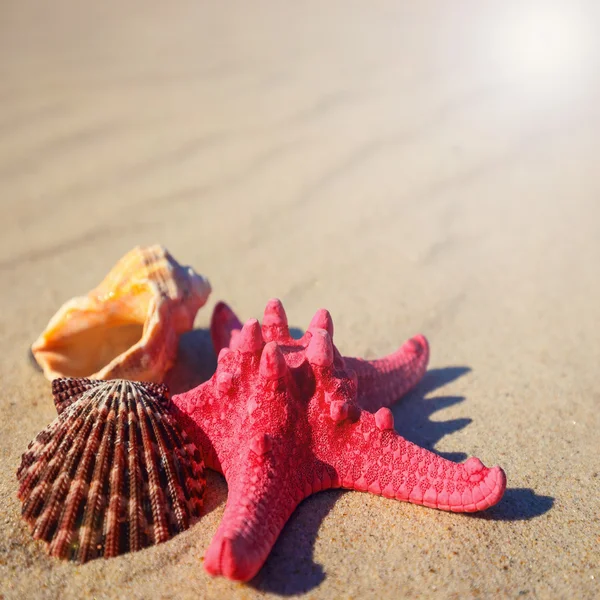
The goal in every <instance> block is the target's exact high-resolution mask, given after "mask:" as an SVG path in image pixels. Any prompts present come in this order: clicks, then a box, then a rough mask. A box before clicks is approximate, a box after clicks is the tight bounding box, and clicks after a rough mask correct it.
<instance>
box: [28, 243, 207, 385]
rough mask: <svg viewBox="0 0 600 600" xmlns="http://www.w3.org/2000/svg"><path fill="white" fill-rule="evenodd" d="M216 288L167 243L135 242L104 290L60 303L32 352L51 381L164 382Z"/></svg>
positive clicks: (100, 289) (116, 266) (102, 284)
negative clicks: (182, 262) (174, 254)
mask: <svg viewBox="0 0 600 600" xmlns="http://www.w3.org/2000/svg"><path fill="white" fill-rule="evenodd" d="M210 291H211V289H210V284H209V283H208V281H207V280H206V279H205V278H204V277H202V276H200V275H198V274H197V273H195V272H194V271H193V269H192V268H191V267H183V266H182V265H180V264H179V263H178V262H177V261H176V260H175V259H174V258H173V257H172V256H171V255H170V254H169V252H167V250H165V249H164V248H163V247H161V246H150V247H146V248H142V247H137V248H134V249H133V250H132V251H131V252H129V253H128V254H126V255H125V256H124V257H123V258H122V259H121V260H120V261H119V262H118V263H117V264H116V265H115V266H114V267H113V269H112V270H111V271H110V273H109V274H108V275H107V276H106V278H105V279H104V281H102V283H101V284H100V285H99V286H98V287H97V288H95V289H94V290H92V291H91V292H90V293H89V294H88V295H87V296H81V297H77V298H73V299H72V300H70V301H68V302H67V303H66V304H64V305H63V306H62V307H61V308H60V309H59V311H58V312H57V313H56V314H55V315H54V317H52V319H51V320H50V323H49V324H48V326H47V327H46V329H45V330H44V332H43V333H42V334H41V335H40V337H39V338H38V339H37V340H36V341H35V343H34V344H33V346H32V348H31V350H32V353H33V356H34V357H35V360H36V361H37V362H38V364H39V365H40V366H41V367H42V369H43V371H44V375H45V376H46V377H47V378H48V379H54V378H55V377H91V378H95V379H116V378H124V379H131V380H138V381H154V382H161V381H162V380H163V379H164V376H165V374H166V373H167V371H168V370H169V369H170V368H171V366H172V365H173V362H174V361H175V358H176V357H177V346H178V342H179V336H180V335H181V334H182V333H184V332H186V331H189V330H190V329H191V328H192V327H193V324H194V318H195V316H196V313H197V312H198V309H199V308H200V307H201V306H203V305H204V304H205V303H206V300H207V299H208V296H209V294H210Z"/></svg>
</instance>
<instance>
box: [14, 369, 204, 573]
mask: <svg viewBox="0 0 600 600" xmlns="http://www.w3.org/2000/svg"><path fill="white" fill-rule="evenodd" d="M53 393H54V399H55V403H56V407H57V410H58V412H59V416H58V418H57V419H56V420H54V421H53V422H52V423H51V424H50V425H48V427H46V429H44V430H43V431H41V432H40V433H39V434H38V436H37V437H36V438H35V440H33V441H32V442H31V443H30V444H29V448H28V450H27V452H25V454H23V457H22V459H21V466H20V467H19V470H18V471H17V478H18V480H19V482H20V487H19V492H18V497H19V499H20V500H21V501H22V502H23V506H22V516H23V518H24V519H25V520H26V521H27V522H28V523H29V524H30V526H31V528H32V533H33V537H34V538H36V539H41V540H44V541H46V542H48V543H49V553H50V554H51V555H52V556H56V557H60V558H68V559H71V560H76V561H78V562H85V561H88V560H91V559H94V558H98V557H101V556H104V557H105V558H108V557H112V556H117V555H119V554H123V553H124V552H133V551H136V550H140V549H142V548H144V547H146V546H151V545H154V544H159V543H161V542H164V541H166V540H168V539H170V538H171V537H173V536H174V535H175V534H177V533H179V532H180V531H183V530H185V529H187V528H188V527H189V525H190V521H191V519H193V518H195V517H198V516H199V514H200V509H201V507H202V494H203V492H204V487H205V484H206V480H205V476H204V463H203V461H202V457H201V455H200V452H199V450H198V449H197V448H196V447H195V446H194V445H193V444H192V442H190V441H189V439H188V437H187V435H186V434H185V432H184V431H182V430H181V429H180V427H179V426H178V424H177V422H176V420H175V419H174V418H173V417H172V416H171V415H170V414H169V406H170V399H169V397H168V390H167V387H166V386H165V385H161V384H154V383H139V382H131V381H125V380H119V379H115V380H111V381H98V380H91V379H58V380H55V381H54V382H53Z"/></svg>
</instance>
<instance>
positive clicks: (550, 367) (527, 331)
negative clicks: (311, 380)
mask: <svg viewBox="0 0 600 600" xmlns="http://www.w3.org/2000/svg"><path fill="white" fill-rule="evenodd" d="M595 5H596V4H595V3H593V2H590V3H589V4H588V5H587V7H586V9H585V11H583V12H577V10H578V9H576V8H575V6H574V5H571V3H567V2H563V3H560V4H551V3H536V4H534V3H527V2H513V3H501V5H500V4H499V5H498V6H497V7H496V8H492V5H491V4H489V3H481V2H476V1H474V0H472V1H467V2H465V3H462V4H460V5H457V4H456V3H450V2H442V1H441V0H440V1H437V2H433V1H426V2H419V3H409V2H405V3H397V2H391V1H390V2H369V3H366V2H365V3H359V2H341V1H336V2H323V3H321V2H312V1H310V2H302V3H277V2H253V3H243V2H238V3H227V6H226V3H220V2H192V1H188V0H178V1H176V2H164V3H161V2H157V1H155V2H148V1H146V0H145V1H142V0H133V1H131V2H116V1H114V0H111V1H109V2H103V3H92V2H77V1H75V0H57V1H56V2H51V3H48V2H41V1H40V0H35V1H34V0H4V2H2V4H1V6H0V192H1V197H0V202H1V203H2V209H3V210H2V215H3V216H2V219H1V220H0V270H1V281H2V289H1V291H0V294H1V311H0V351H1V355H2V360H1V361H0V377H1V381H2V394H1V395H0V411H1V415H2V417H1V419H0V596H2V597H4V598H11V599H13V598H15V599H16V598H19V599H22V598H40V599H41V598H61V599H65V600H67V599H71V598H73V599H75V598H77V599H79V598H133V599H137V598H258V597H261V598H263V597H280V596H291V595H295V594H298V595H305V597H308V598H378V599H382V598H400V597H407V598H416V597H420V598H429V597H430V598H491V597H509V598H517V597H519V598H597V597H598V596H599V595H600V587H599V586H600V566H599V562H600V560H599V556H600V550H599V548H600V522H599V515H600V462H599V460H598V455H599V449H600V441H599V434H598V432H599V431H600V409H599V407H600V384H599V382H598V365H599V364H600V334H599V333H600V200H599V197H600V172H599V167H598V156H599V155H600V93H599V85H598V84H599V77H598V73H599V72H600V71H599V68H598V60H597V59H598V55H599V52H598V45H597V40H595V39H594V35H593V32H592V31H591V29H590V27H591V23H592V20H593V17H594V16H598V15H597V12H598V11H597V9H596V8H594V7H595ZM578 6H580V5H578ZM553 10H554V13H553V12H552V11H553ZM594 11H596V15H594V14H593V12H594ZM548 15H550V16H548ZM544 28H545V29H544ZM540 32H541V33H540ZM557 32H558V33H557ZM536 44H537V45H536ZM151 243H161V244H163V245H165V246H166V247H167V248H168V249H169V250H170V251H171V252H172V253H173V255H174V256H175V257H176V258H177V259H178V260H179V261H180V262H182V263H184V264H190V265H193V266H194V268H195V269H196V270H197V271H198V272H200V273H202V274H204V275H206V276H208V277H209V279H210V281H211V283H212V286H213V294H212V296H211V298H210V300H209V303H208V304H207V306H205V307H204V308H203V309H202V310H201V311H200V312H199V314H198V317H197V321H196V326H197V327H198V330H197V331H196V332H194V333H190V334H188V335H186V336H185V338H184V339H183V340H182V342H181V348H180V360H179V364H178V367H177V370H176V372H175V373H173V374H172V375H171V381H172V382H173V383H174V385H175V388H185V387H186V386H191V385H195V384H197V383H199V382H200V381H202V380H203V379H204V378H206V377H208V376H210V374H211V369H213V368H214V364H215V357H214V355H213V352H212V348H211V345H210V341H209V338H208V337H207V333H206V327H207V325H208V323H209V320H210V315H211V311H212V308H213V306H214V304H215V303H216V302H217V301H218V300H226V301H227V302H228V303H230V304H231V306H232V307H233V308H234V309H235V310H236V311H237V312H238V313H239V315H240V316H241V317H242V318H244V319H246V318H250V317H260V316H261V314H262V310H263V308H264V305H265V303H266V301H267V300H268V299H269V298H271V297H279V298H281V299H282V300H283V302H284V304H285V307H286V309H287V312H288V317H289V320H290V324H291V325H293V326H294V327H297V328H299V329H303V328H305V327H307V325H308V323H309V321H310V318H311V316H312V315H313V314H314V312H315V311H316V309H317V308H320V307H326V308H328V309H329V310H330V311H331V313H332V315H333V318H334V322H335V327H336V342H337V345H338V347H339V348H340V350H341V351H342V353H344V354H346V355H355V356H364V357H375V356H378V355H383V354H386V353H388V352H391V351H392V350H394V349H395V348H396V347H397V346H399V345H400V343H401V342H403V341H404V340H405V339H406V338H408V337H409V336H411V335H413V334H415V333H418V332H421V333H423V334H425V335H426V336H427V337H428V339H429V341H430V344H431V363H430V372H429V374H428V375H427V376H426V377H425V379H424V381H423V382H422V384H420V385H419V387H418V388H417V389H416V390H415V391H414V392H412V393H411V394H409V395H408V396H407V397H406V398H404V399H403V400H402V401H401V402H400V403H399V404H398V406H397V407H396V408H395V409H394V415H395V418H396V429H397V430H398V432H399V433H401V434H402V435H404V436H405V437H406V438H408V439H409V440H411V441H414V442H417V443H419V444H420V445H423V446H426V447H428V448H430V449H433V450H435V451H436V452H438V453H440V454H442V455H443V456H446V457H449V458H451V459H453V460H459V461H462V460H464V459H466V458H467V457H468V456H478V457H479V458H481V459H482V460H483V462H484V463H485V464H486V465H488V466H492V465H495V464H499V465H501V466H502V467H503V468H504V469H505V471H506V473H507V477H508V489H507V491H506V495H505V497H504V499H503V500H502V501H501V503H500V504H498V505H497V506H496V507H494V508H492V509H490V510H488V511H487V512H484V513H480V514H476V515H457V514H450V513H444V512H440V511H436V510H431V509H426V508H423V507H420V506H414V505H410V504H407V503H401V502H395V501H392V500H387V499H384V498H381V497H377V496H373V495H370V494H362V493H356V492H343V491H329V492H324V493H320V494H317V495H315V496H313V497H311V498H310V499H308V500H306V501H305V502H303V503H302V504H301V506H300V507H299V508H298V510H297V511H296V512H295V513H294V515H293V516H292V518H291V520H290V521H289V523H288V524H287V525H286V527H285V529H284V531H283V533H282V535H281V537H280V539H279V541H278V542H277V544H276V545H275V547H274V549H273V551H272V553H271V555H270V557H269V559H268V560H267V562H266V564H265V566H264V567H263V569H262V570H261V571H260V573H259V575H258V576H257V577H256V578H255V580H253V581H252V582H251V583H250V584H249V585H242V584H237V583H232V582H230V581H227V580H224V579H220V578H217V579H213V578H211V577H209V576H207V574H206V573H205V571H204V569H203V566H202V560H203V555H204V552H205V550H206V548H207V546H208V544H209V542H210V540H211V537H212V535H213V534H214V532H215V530H216V527H217V525H218V523H219V521H220V518H221V516H222V514H223V510H224V506H225V501H226V497H227V489H226V485H225V483H224V480H223V479H222V478H221V477H220V476H218V475H216V474H212V475H211V476H210V477H209V490H208V492H207V499H206V514H205V515H204V516H203V518H202V519H201V520H200V521H198V522H197V523H196V524H195V525H194V526H193V527H192V528H191V529H189V530H188V531H186V532H184V533H182V534H180V535H178V536H177V537H175V538H174V539H173V540H171V541H169V542H168V543H165V544H162V545H160V546H158V547H154V548H151V549H148V550H144V551H142V552H139V553H136V554H130V555H125V556H122V557H119V558H117V559H113V560H108V561H105V560H96V561H92V562H91V563H88V564H85V565H83V566H81V565H74V564H71V563H63V562H59V561H57V560H54V559H50V558H48V557H47V555H46V554H45V548H44V546H43V545H42V544H41V543H37V542H34V541H33V540H32V539H31V536H30V534H29V531H28V529H27V526H26V525H25V523H24V522H23V521H22V520H21V518H20V503H19V501H18V500H17V498H16V489H17V483H16V478H15V470H16V468H17V466H18V465H19V462H20V456H21V453H22V452H23V451H24V450H25V448H26V446H27V444H28V442H29V441H30V440H31V439H32V438H33V437H34V436H35V435H36V434H37V432H38V431H40V430H41V429H42V428H43V427H44V426H45V425H46V424H47V423H49V422H50V421H51V420H52V419H53V418H54V416H55V411H54V407H53V403H52V400H51V395H50V384H49V382H47V381H46V380H45V379H44V378H43V376H42V374H41V373H40V372H39V371H38V370H36V369H35V368H34V366H33V364H32V362H31V361H30V358H29V356H28V353H29V346H30V344H31V342H32V341H33V340H34V339H35V338H36V337H37V336H38V334H39V333H40V332H41V330H42V329H43V328H44V327H45V325H46V324H47V322H48V320H49V319H50V317H51V316H52V315H53V313H54V312H55V311H56V310H57V309H58V307H59V306H60V305H61V304H62V303H63V302H64V301H66V300H67V299H69V298H70V297H72V296H74V295H78V294H82V293H85V292H87V291H88V290H90V289H91V288H92V287H94V286H95V285H96V284H97V283H99V281H100V280H101V279H102V277H103V276H104V275H105V274H106V273H107V272H108V270H109V269H110V268H111V267H112V265H113V264H114V263H115V262H116V261H117V259H118V258H119V257H121V256H122V255H123V254H125V253H126V252H127V251H128V250H130V249H131V248H132V247H134V246H135V245H138V244H151ZM176 391H177V389H176Z"/></svg>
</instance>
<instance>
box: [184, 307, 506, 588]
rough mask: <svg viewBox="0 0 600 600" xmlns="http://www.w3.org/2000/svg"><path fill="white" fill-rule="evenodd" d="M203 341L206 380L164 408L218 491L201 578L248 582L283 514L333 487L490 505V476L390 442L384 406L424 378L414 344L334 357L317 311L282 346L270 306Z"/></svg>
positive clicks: (466, 507) (281, 319) (278, 318)
mask: <svg viewBox="0 0 600 600" xmlns="http://www.w3.org/2000/svg"><path fill="white" fill-rule="evenodd" d="M211 334H212V338H213V342H214V343H215V350H216V351H217V352H218V353H219V360H218V365H217V370H216V372H215V374H214V376H213V377H212V378H211V379H210V380H209V381H207V382H205V383H203V384H202V385H200V386H198V387H197V388H195V389H193V390H191V391H189V392H186V393H184V394H179V395H176V396H174V397H173V404H174V406H175V407H176V415H177V416H178V418H179V419H180V420H181V421H182V425H184V426H185V427H186V429H187V432H188V434H189V435H190V437H192V439H193V440H194V441H195V442H196V444H197V445H198V447H200V448H201V449H202V451H203V453H204V459H205V462H206V464H207V466H209V467H210V468H212V469H215V470H217V471H219V472H221V473H223V474H224V475H225V478H226V480H227V483H228V486H229V495H228V499H227V505H226V507H225V513H224V516H223V520H222V522H221V524H220V526H219V528H218V530H217V532H216V534H215V537H214V538H213V540H212V542H211V544H210V546H209V548H208V550H207V552H206V555H205V559H204V566H205V568H206V570H207V571H208V572H209V573H211V574H213V575H224V576H225V577H229V578H230V579H235V580H241V581H247V580H249V579H251V578H252V577H253V576H254V575H255V574H256V573H257V572H258V570H259V569H260V567H261V566H262V564H263V563H264V561H265V560H266V558H267V556H268V554H269V552H270V550H271V548H272V547H273V544H274V543H275V541H276V539H277V537H278V535H279V533H280V532H281V529H282V528H283V526H284V524H285V522H286V521H287V520H288V518H289V517H290V515H291V514H292V512H293V511H294V509H295V508H296V507H297V506H298V504H299V503H300V502H301V501H302V500H303V499H304V498H306V497H307V496H309V495H311V494H313V493H315V492H318V491H320V490H324V489H330V488H339V487H344V488H348V489H353V490H358V491H365V492H371V493H374V494H380V495H383V496H385V497H388V498H396V499H398V500H404V501H408V502H412V503H415V504H423V505H425V506H428V507H432V508H438V509H442V510H451V511H455V512H473V511H477V510H483V509H486V508H488V507H490V506H492V505H493V504H495V503H496V502H498V501H499V500H500V498H501V497H502V494H503V493H504V490H505V487H506V477H505V475H504V472H503V471H502V469H500V468H499V467H494V468H491V469H489V468H487V467H485V466H484V465H483V464H482V463H481V461H479V459H476V458H471V459H469V460H467V462H465V463H464V464H457V463H453V462H451V461H448V460H446V459H443V458H441V457H440V456H437V455H436V454H434V453H432V452H430V451H428V450H425V449H423V448H420V447H418V446H416V445H415V444H412V443H411V442H409V441H407V440H405V439H404V438H403V437H401V436H400V435H398V434H397V433H396V432H395V431H394V418H393V415H392V413H391V411H390V409H389V408H388V406H389V405H391V404H392V403H393V402H395V401H396V400H397V399H398V398H399V397H400V396H401V395H402V394H404V393H406V392H407V391H408V390H409V389H410V388H412V387H413V386H414V385H416V383H417V382H418V381H419V379H421V377H422V376H423V374H424V373H425V370H426V367H427V361H428V354H429V350H428V345H427V341H426V340H425V338H424V337H422V336H417V337H414V338H412V339H411V340H409V341H408V342H406V343H405V344H404V345H403V346H402V347H401V348H400V349H399V350H398V351H396V352H395V353H393V354H392V355H390V356H388V357H386V358H383V359H380V360H375V361H366V360H361V359H355V358H344V357H342V356H341V354H340V353H339V352H338V350H337V348H336V347H335V345H334V344H333V322H332V320H331V316H330V314H329V313H328V312H327V311H326V310H319V311H318V312H317V313H316V314H315V316H314V318H313V319H312V321H311V324H310V327H309V328H308V330H307V332H306V333H305V334H304V336H303V337H302V338H301V339H299V340H294V339H292V337H291V336H290V332H289V329H288V325H287V318H286V315H285V311H284V309H283V306H282V305H281V302H280V301H279V300H271V301H270V302H269V303H268V304H267V307H266V309H265V315H264V318H263V323H262V327H260V326H259V325H258V322H257V321H256V320H254V319H252V320H250V321H248V322H247V323H246V324H245V325H243V326H242V325H241V323H240V322H239V320H238V319H237V317H236V316H235V315H234V314H233V312H232V311H231V309H230V308H229V307H228V306H227V305H225V304H223V303H221V304H219V305H217V307H216V308H215V312H214V314H213V320H212V324H211ZM373 413H374V414H373Z"/></svg>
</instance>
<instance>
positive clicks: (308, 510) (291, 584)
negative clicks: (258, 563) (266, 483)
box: [249, 490, 345, 596]
mask: <svg viewBox="0 0 600 600" xmlns="http://www.w3.org/2000/svg"><path fill="white" fill-rule="evenodd" d="M344 493H345V492H344V490H327V491H323V492H319V493H318V494H316V495H314V496H310V497H309V498H307V499H306V500H303V501H302V502H301V503H300V505H299V506H298V508H296V510H295V511H294V512H293V513H292V516H291V517H290V519H289V521H288V522H287V523H286V525H285V527H284V529H283V531H282V532H281V535H280V536H279V538H278V539H277V542H276V543H275V545H274V546H273V549H272V550H271V553H270V554H269V558H268V559H267V561H266V562H265V564H264V565H263V567H262V569H261V570H260V571H259V572H258V574H257V575H256V577H255V578H254V579H253V580H252V581H251V582H250V584H249V585H250V586H252V587H253V588H255V589H257V590H260V591H262V592H271V593H275V594H279V595H281V596H294V595H297V594H303V593H306V592H309V591H310V590H312V589H314V588H316V587H317V586H319V585H320V584H321V583H322V582H323V581H324V580H325V578H326V574H325V571H324V570H323V566H322V565H320V564H318V563H315V562H314V560H313V551H314V546H315V541H316V539H317V536H318V533H319V528H320V527H321V523H322V522H323V519H324V518H325V517H326V516H327V514H328V513H329V511H330V510H331V509H332V508H333V506H334V504H335V503H336V502H337V500H338V498H340V497H341V496H342V494H344Z"/></svg>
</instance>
